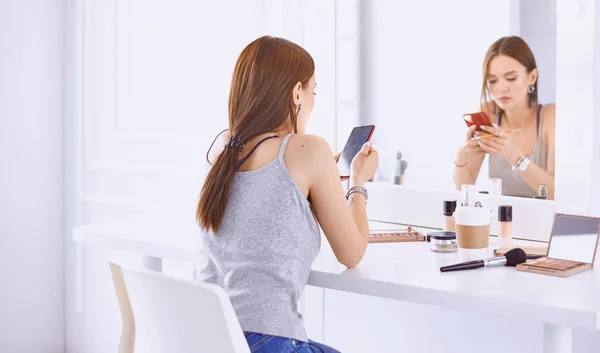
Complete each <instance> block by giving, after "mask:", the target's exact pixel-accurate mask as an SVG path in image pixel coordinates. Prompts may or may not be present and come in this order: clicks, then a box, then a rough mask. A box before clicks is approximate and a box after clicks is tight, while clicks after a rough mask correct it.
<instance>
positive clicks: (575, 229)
mask: <svg viewBox="0 0 600 353" xmlns="http://www.w3.org/2000/svg"><path fill="white" fill-rule="evenodd" d="M599 237H600V218H597V217H586V216H576V215H569V214H564V213H556V214H555V215H554V222H553V225H552V233H551V234H550V242H549V244H548V249H547V250H546V256H543V257H540V258H538V259H535V260H531V261H527V262H524V263H522V264H519V265H517V271H524V272H533V273H538V274H543V275H550V276H557V277H569V276H572V275H574V274H577V273H580V272H583V271H586V270H589V269H592V268H593V267H594V261H595V258H596V249H597V246H598V240H599Z"/></svg>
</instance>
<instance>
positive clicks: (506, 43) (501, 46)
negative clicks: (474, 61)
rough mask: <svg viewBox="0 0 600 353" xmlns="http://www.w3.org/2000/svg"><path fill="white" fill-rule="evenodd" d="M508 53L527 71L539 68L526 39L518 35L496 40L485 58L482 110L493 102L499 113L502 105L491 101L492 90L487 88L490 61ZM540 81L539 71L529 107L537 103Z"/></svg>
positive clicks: (530, 95)
mask: <svg viewBox="0 0 600 353" xmlns="http://www.w3.org/2000/svg"><path fill="white" fill-rule="evenodd" d="M499 55H506V56H509V57H511V58H513V59H515V60H517V61H518V62H520V63H521V64H522V65H523V66H525V69H527V73H530V72H531V71H533V70H534V69H536V68H537V65H536V63H535V57H534V56H533V52H532V51H531V49H530V48H529V45H527V43H525V41H524V40H523V39H522V38H521V37H518V36H510V37H502V38H500V39H498V40H497V41H495V42H494V44H492V45H491V46H490V48H489V49H488V51H487V53H485V59H484V60H483V84H482V86H481V110H482V111H485V109H484V108H485V106H487V104H489V103H492V105H493V112H494V113H499V112H500V107H498V105H497V104H496V102H494V101H493V100H492V101H491V102H490V100H488V97H490V96H491V94H490V92H489V91H488V88H487V75H488V72H489V69H490V63H491V62H492V60H493V59H494V58H495V57H497V56H499ZM538 81H539V73H538V77H537V78H536V80H535V83H534V84H533V88H534V89H533V92H532V93H529V107H531V104H532V103H534V102H535V103H537V101H538Z"/></svg>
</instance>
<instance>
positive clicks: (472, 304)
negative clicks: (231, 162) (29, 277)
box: [73, 221, 600, 330]
mask: <svg viewBox="0 0 600 353" xmlns="http://www.w3.org/2000/svg"><path fill="white" fill-rule="evenodd" d="M379 227H381V225H379ZM372 228H377V226H376V225H373V227H372ZM384 228H388V227H387V225H386V226H385V227H384ZM424 232H425V230H424ZM73 239H74V240H75V241H76V242H81V243H85V244H92V245H96V246H101V247H104V248H112V249H120V250H127V251H131V252H135V253H138V254H141V255H145V256H154V257H158V258H164V259H173V260H180V261H186V262H187V261H193V259H194V258H195V257H196V256H198V254H200V253H201V245H200V242H199V231H198V229H197V228H196V227H192V226H187V227H179V229H178V226H177V225H173V224H169V223H154V222H153V223H149V222H145V221H144V222H135V221H127V222H114V223H107V224H102V225H86V226H82V227H77V228H75V229H74V231H73ZM493 239H495V238H492V240H491V241H490V242H491V244H490V245H493V241H494V240H493ZM528 245H530V244H528ZM491 251H492V250H491V249H490V256H492V254H491ZM456 262H459V258H458V254H457V253H450V254H440V253H434V252H432V251H430V243H427V242H410V243H382V244H369V246H368V248H367V252H366V254H365V256H364V258H363V260H362V261H361V263H360V264H359V266H358V267H357V268H354V269H348V268H346V267H345V266H343V265H341V264H339V263H338V262H337V260H336V259H335V257H334V255H333V253H332V251H331V249H330V248H329V247H328V246H327V244H326V242H324V245H323V246H322V249H321V252H320V253H319V256H318V257H317V259H316V261H315V262H314V264H313V268H312V272H311V276H310V278H309V283H308V284H309V285H313V286H318V287H323V288H329V289H336V290H341V291H347V292H354V293H361V294H368V295H373V296H379V297H384V298H390V299H397V300H403V301H408V302H414V303H421V304H429V305H434V306H443V307H449V308H456V309H465V310H477V311H483V312H488V313H491V314H503V315H508V316H511V317H515V318H518V319H524V320H532V321H536V322H544V323H549V324H559V325H564V326H571V327H580V328H586V329H593V330H598V329H600V275H599V273H600V272H599V271H598V270H590V271H586V272H583V273H580V274H577V275H575V276H572V277H569V278H559V277H552V276H545V275H539V274H533V273H526V272H518V271H516V269H515V268H514V267H495V268H481V269H476V270H468V271H459V272H446V273H441V272H440V271H439V268H440V266H444V265H448V264H452V263H456Z"/></svg>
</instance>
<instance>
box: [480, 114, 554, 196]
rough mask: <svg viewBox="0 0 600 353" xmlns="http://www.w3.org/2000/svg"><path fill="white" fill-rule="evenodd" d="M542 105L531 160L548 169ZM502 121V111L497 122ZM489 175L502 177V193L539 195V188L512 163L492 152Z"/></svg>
mask: <svg viewBox="0 0 600 353" xmlns="http://www.w3.org/2000/svg"><path fill="white" fill-rule="evenodd" d="M541 111H542V105H541V104H540V105H539V106H538V111H537V115H536V131H537V143H536V144H535V147H534V148H533V152H531V155H529V159H530V160H531V162H533V163H535V164H537V165H538V166H540V167H541V168H543V169H547V164H548V147H546V146H545V145H544V144H543V143H542V119H541V116H540V113H541ZM501 123H502V113H500V114H499V115H498V120H497V124H498V126H500V124H501ZM489 158H490V159H489V177H490V178H500V179H502V195H509V196H520V197H534V196H537V195H538V190H534V189H533V188H532V187H531V186H529V184H527V182H526V181H525V180H524V179H523V177H522V176H521V174H520V173H518V172H513V171H512V165H511V164H510V163H509V162H508V161H506V160H505V159H504V158H502V157H501V156H498V155H495V154H490V157H489Z"/></svg>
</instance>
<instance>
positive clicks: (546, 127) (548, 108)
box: [540, 103, 556, 146]
mask: <svg viewBox="0 0 600 353" xmlns="http://www.w3.org/2000/svg"><path fill="white" fill-rule="evenodd" d="M540 119H541V120H542V134H543V140H542V142H543V143H544V144H545V145H546V146H548V138H549V137H551V138H552V139H553V140H554V137H555V133H556V104H554V103H550V104H545V105H544V106H542V110H541V112H540Z"/></svg>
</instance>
